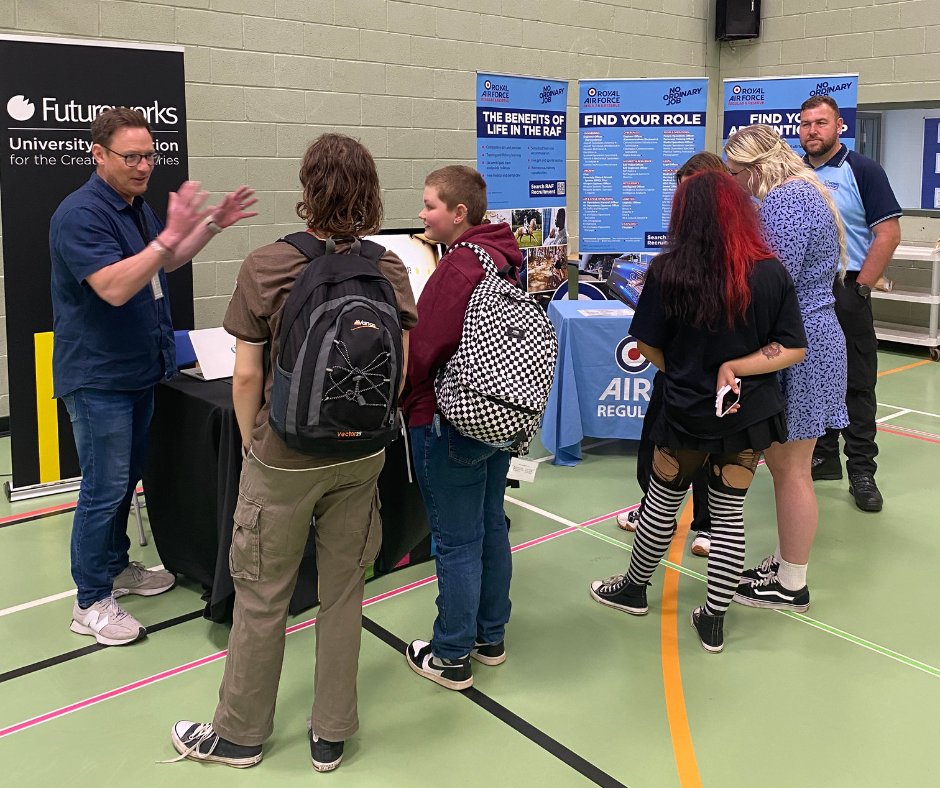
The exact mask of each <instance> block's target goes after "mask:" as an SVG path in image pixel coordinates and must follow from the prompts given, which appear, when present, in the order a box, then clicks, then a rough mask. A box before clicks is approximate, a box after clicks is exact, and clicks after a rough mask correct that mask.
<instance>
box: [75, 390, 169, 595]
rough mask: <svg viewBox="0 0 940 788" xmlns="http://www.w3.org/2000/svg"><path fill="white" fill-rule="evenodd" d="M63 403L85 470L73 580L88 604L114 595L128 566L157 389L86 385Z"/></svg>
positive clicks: (77, 514) (80, 492)
mask: <svg viewBox="0 0 940 788" xmlns="http://www.w3.org/2000/svg"><path fill="white" fill-rule="evenodd" d="M62 401H63V402H64V403H65V407H66V408H67V409H68V412H69V418H70V419H71V420H72V433H73V434H74V436H75V448H76V449H77V450H78V462H79V465H80V466H81V469H82V485H81V488H80V490H79V493H78V507H77V508H76V509H75V518H74V519H73V521H72V579H73V580H75V585H76V586H77V587H78V604H79V605H80V606H82V607H88V606H89V605H93V604H94V603H95V602H97V601H98V600H100V599H104V598H106V597H108V596H110V594H111V582H112V580H113V578H114V577H115V576H117V575H119V574H120V573H121V572H122V571H123V570H124V569H126V568H127V564H128V554H127V551H128V549H129V548H130V546H131V542H130V539H128V538H127V517H128V514H129V513H130V506H131V498H132V497H133V494H134V487H135V486H136V485H137V482H138V481H139V480H140V478H141V476H142V474H143V470H144V462H145V461H146V458H147V441H148V437H149V431H150V418H151V416H152V415H153V389H152V388H148V389H145V390H143V391H104V390H101V389H88V388H82V389H76V390H75V391H73V392H72V393H71V394H66V395H65V396H64V397H62Z"/></svg>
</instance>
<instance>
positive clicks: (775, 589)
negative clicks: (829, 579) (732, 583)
mask: <svg viewBox="0 0 940 788" xmlns="http://www.w3.org/2000/svg"><path fill="white" fill-rule="evenodd" d="M734 601H735V602H737V603H738V604H739V605H746V606H747V607H765V608H770V609H771V610H795V611H796V612H797V613H805V612H806V611H807V610H809V588H808V587H807V586H803V587H802V588H801V589H799V590H797V591H791V590H790V589H788V588H784V587H783V586H782V585H780V580H779V579H778V578H777V575H776V574H773V575H771V576H770V577H765V578H764V579H763V580H758V581H757V582H756V583H751V585H741V586H738V590H737V593H736V594H735V595H734Z"/></svg>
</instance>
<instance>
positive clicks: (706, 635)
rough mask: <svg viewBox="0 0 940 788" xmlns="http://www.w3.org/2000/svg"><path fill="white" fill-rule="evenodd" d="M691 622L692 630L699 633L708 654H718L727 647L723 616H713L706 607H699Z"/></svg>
mask: <svg viewBox="0 0 940 788" xmlns="http://www.w3.org/2000/svg"><path fill="white" fill-rule="evenodd" d="M689 621H690V623H691V624H692V629H694V630H695V631H696V632H698V639H699V641H700V642H701V644H702V648H703V649H705V650H706V651H707V652H708V653H710V654H717V653H718V652H719V651H721V650H722V649H723V648H724V647H725V633H724V624H725V617H724V616H723V615H722V616H713V615H711V614H710V613H706V612H705V608H704V607H697V608H695V610H693V611H692V617H691V618H690V619H689Z"/></svg>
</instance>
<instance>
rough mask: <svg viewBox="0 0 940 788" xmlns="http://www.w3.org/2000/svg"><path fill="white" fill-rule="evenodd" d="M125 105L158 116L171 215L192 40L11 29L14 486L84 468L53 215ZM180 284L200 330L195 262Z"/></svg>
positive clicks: (2, 42)
mask: <svg viewBox="0 0 940 788" xmlns="http://www.w3.org/2000/svg"><path fill="white" fill-rule="evenodd" d="M114 106H125V107H132V108H134V109H138V110H140V111H141V112H143V113H144V114H145V115H146V116H147V118H148V120H149V122H150V127H151V130H152V132H153V140H154V147H155V148H156V150H157V152H158V154H159V157H158V160H157V165H156V167H155V168H154V172H153V176H152V177H151V179H150V186H149V188H148V190H147V194H146V195H145V199H146V200H147V202H149V203H150V205H151V207H153V209H154V210H155V211H156V212H157V214H158V215H160V216H161V217H163V216H164V215H165V211H166V204H167V195H168V193H169V192H170V191H173V190H175V189H177V188H178V187H179V186H180V184H181V183H182V182H183V181H184V180H186V178H187V171H188V164H187V151H186V105H185V78H184V73H183V49H182V48H181V47H158V46H154V45H149V44H148V45H142V44H141V45H138V44H126V43H115V42H107V41H82V40H78V39H48V38H32V37H24V36H0V209H2V210H0V222H2V224H0V231H2V234H3V275H4V285H5V291H6V329H7V354H8V358H7V366H8V370H9V392H10V431H11V435H12V454H13V483H12V490H13V491H16V490H22V489H26V488H33V487H37V486H41V485H47V484H49V485H52V483H54V482H58V481H60V480H64V479H70V478H73V477H76V476H78V474H79V468H78V458H77V455H76V452H75V445H74V442H73V440H72V432H71V427H70V424H69V419H68V414H67V413H66V410H65V407H64V406H62V405H61V404H59V403H57V402H56V400H54V399H53V398H52V303H51V297H50V292H49V277H50V262H49V219H50V218H51V216H52V214H53V212H54V211H55V209H56V207H58V205H59V203H60V202H61V201H62V200H63V199H64V198H65V197H66V195H68V194H69V193H70V192H73V191H74V190H75V189H77V188H78V187H79V186H81V185H82V184H83V183H84V182H85V181H87V180H88V177H89V176H90V175H91V173H92V171H93V170H94V167H95V164H94V160H93V159H92V155H91V135H90V133H89V126H90V125H91V121H92V120H94V118H95V117H96V116H97V115H98V114H100V113H101V112H103V111H104V110H106V109H109V108H111V107H114ZM169 283H170V300H171V306H172V311H173V322H174V324H175V325H176V327H177V328H192V326H193V286H192V268H191V266H188V265H187V266H184V267H183V268H181V269H179V270H178V271H176V272H174V273H173V274H171V275H170V278H169ZM7 493H8V495H9V494H11V486H8V487H7ZM37 494H41V490H40V491H39V492H37ZM24 497H25V496H24Z"/></svg>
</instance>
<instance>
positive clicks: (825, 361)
mask: <svg viewBox="0 0 940 788" xmlns="http://www.w3.org/2000/svg"><path fill="white" fill-rule="evenodd" d="M760 219H761V225H762V226H763V230H764V239H765V240H766V241H767V243H768V245H769V246H770V248H771V249H772V250H773V252H774V254H776V255H777V257H778V258H779V259H780V261H781V262H782V263H783V265H784V266H785V267H786V269H787V271H789V272H790V276H791V277H792V279H793V283H794V285H796V294H797V298H798V299H799V302H800V314H801V316H802V318H803V326H804V328H805V329H806V337H807V339H808V340H809V346H808V347H807V348H806V359H805V360H804V361H803V362H802V363H800V364H796V365H794V366H792V367H789V368H787V369H784V370H782V371H781V372H780V385H781V386H782V388H783V393H784V396H785V397H786V400H787V414H786V415H787V431H788V433H789V439H790V440H791V441H794V440H805V439H808V438H818V437H820V436H821V435H823V434H824V433H825V431H826V429H827V428H830V429H841V428H843V427H845V426H847V425H848V423H849V416H848V411H847V410H846V407H845V386H846V355H845V335H844V334H843V333H842V329H841V327H840V326H839V321H838V320H837V319H836V312H835V308H834V306H833V305H834V304H835V297H834V296H833V294H832V284H833V280H834V279H835V277H836V274H837V273H838V270H839V231H838V229H837V228H836V223H835V219H834V218H833V216H832V213H831V212H830V210H829V206H828V205H826V201H825V200H824V199H823V197H822V195H821V194H820V193H819V192H818V191H817V190H816V189H815V188H814V187H813V186H812V185H811V184H809V183H806V182H805V181H798V180H794V181H787V182H785V183H783V184H781V185H780V186H777V187H776V188H775V189H771V191H770V192H769V193H768V194H767V196H766V197H765V198H764V200H763V202H761V204H760Z"/></svg>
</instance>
